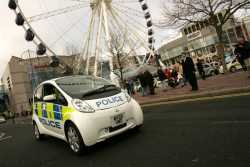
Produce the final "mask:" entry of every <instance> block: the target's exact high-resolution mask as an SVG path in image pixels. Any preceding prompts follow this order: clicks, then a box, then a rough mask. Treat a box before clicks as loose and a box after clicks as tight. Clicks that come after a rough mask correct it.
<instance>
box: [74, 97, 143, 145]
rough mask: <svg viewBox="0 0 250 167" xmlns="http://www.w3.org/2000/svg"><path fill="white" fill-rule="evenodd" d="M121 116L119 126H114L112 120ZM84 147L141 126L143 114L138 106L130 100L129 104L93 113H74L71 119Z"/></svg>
mask: <svg viewBox="0 0 250 167" xmlns="http://www.w3.org/2000/svg"><path fill="white" fill-rule="evenodd" d="M119 114H122V115H123V121H122V122H121V124H119V125H117V126H114V124H113V123H112V118H113V117H114V116H116V115H119ZM71 119H72V121H73V122H74V124H75V125H76V126H77V128H78V130H79V132H80V134H81V135H82V138H83V141H84V143H85V145H86V146H91V145H94V144H96V143H98V142H101V141H104V140H106V139H108V138H110V137H112V136H115V135H118V134H120V133H122V132H125V131H127V130H129V129H133V128H134V127H136V126H138V125H142V124H143V113H142V109H141V107H140V106H139V104H138V103H137V102H136V101H135V100H133V99H131V101H130V102H129V103H125V104H123V105H121V106H118V107H114V108H111V109H106V110H99V111H96V112H95V113H89V114H87V113H80V112H74V114H73V115H72V117H71Z"/></svg>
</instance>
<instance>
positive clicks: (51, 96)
mask: <svg viewBox="0 0 250 167" xmlns="http://www.w3.org/2000/svg"><path fill="white" fill-rule="evenodd" d="M55 100H56V95H55V94H52V95H47V96H44V97H43V101H55Z"/></svg>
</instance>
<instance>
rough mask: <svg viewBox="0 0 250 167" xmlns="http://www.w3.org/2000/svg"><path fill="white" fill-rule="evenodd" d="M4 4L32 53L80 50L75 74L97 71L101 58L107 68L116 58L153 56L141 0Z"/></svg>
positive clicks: (147, 18)
mask: <svg viewBox="0 0 250 167" xmlns="http://www.w3.org/2000/svg"><path fill="white" fill-rule="evenodd" d="M8 6H9V8H10V9H12V10H13V11H14V12H15V14H16V20H15V22H16V24H17V25H18V26H21V27H23V29H24V31H25V39H26V40H27V41H28V42H31V41H32V42H34V44H35V45H34V46H36V54H37V55H47V56H50V57H51V58H54V57H57V56H58V55H65V50H66V51H67V49H68V50H70V51H73V52H74V54H76V53H79V54H77V56H76V59H75V65H74V67H72V68H73V70H74V72H75V73H81V72H84V73H86V74H93V75H98V70H100V67H99V66H100V62H101V61H104V60H105V61H108V62H109V68H110V70H111V71H112V70H114V64H115V62H114V61H115V57H116V56H120V58H121V60H120V61H122V62H125V61H126V60H129V59H134V60H135V62H136V63H137V64H140V65H142V64H145V63H148V61H150V59H152V57H153V56H154V52H153V50H154V42H155V40H154V36H153V35H154V31H153V23H152V19H151V14H150V10H149V6H148V5H147V2H146V0H53V1H52V0H9V4H8ZM52 60H53V59H52ZM128 64H129V63H128Z"/></svg>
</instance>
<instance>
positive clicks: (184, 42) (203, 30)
mask: <svg viewBox="0 0 250 167" xmlns="http://www.w3.org/2000/svg"><path fill="white" fill-rule="evenodd" d="M222 15H223V11H222V12H221V13H218V14H217V22H218V23H219V22H220V19H221V17H222ZM208 22H209V20H207V19H205V20H204V21H203V22H201V23H197V24H189V25H187V26H185V27H184V28H182V29H181V33H182V37H180V38H178V39H176V40H174V41H172V42H169V43H167V44H165V45H163V46H161V47H160V48H159V49H158V52H159V53H160V54H161V56H162V60H163V62H165V63H166V64H168V65H171V64H175V63H176V62H177V61H179V60H180V59H182V58H183V56H182V53H183V52H189V54H190V55H191V56H192V58H193V59H194V61H196V60H197V59H198V58H199V59H203V60H204V61H205V62H211V61H216V60H218V59H219V57H218V55H217V44H218V37H217V33H216V31H215V29H214V28H213V27H211V26H209V24H208ZM248 24H249V19H248V20H245V21H240V22H239V21H237V20H236V19H235V18H234V17H232V18H231V19H229V20H228V21H227V23H225V24H224V26H223V34H222V36H223V42H224V44H225V51H226V52H228V53H232V51H233V45H234V44H235V43H237V41H238V39H239V38H245V39H249V32H250V31H249V26H248Z"/></svg>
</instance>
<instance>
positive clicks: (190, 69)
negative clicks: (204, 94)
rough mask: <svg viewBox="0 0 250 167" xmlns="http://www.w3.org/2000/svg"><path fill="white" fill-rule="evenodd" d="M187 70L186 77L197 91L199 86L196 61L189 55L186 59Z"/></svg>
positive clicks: (193, 89)
mask: <svg viewBox="0 0 250 167" xmlns="http://www.w3.org/2000/svg"><path fill="white" fill-rule="evenodd" d="M185 68H186V69H185V70H186V77H187V79H188V82H189V83H190V85H191V86H192V91H197V90H198V89H199V88H198V83H197V78H196V76H195V71H196V70H195V66H194V62H193V60H192V58H191V57H187V58H186V60H185Z"/></svg>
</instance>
